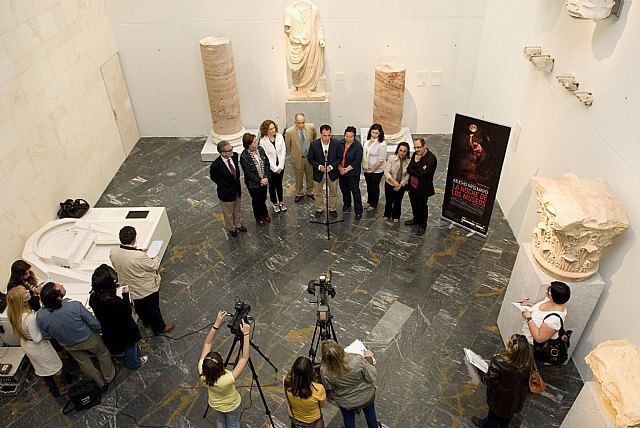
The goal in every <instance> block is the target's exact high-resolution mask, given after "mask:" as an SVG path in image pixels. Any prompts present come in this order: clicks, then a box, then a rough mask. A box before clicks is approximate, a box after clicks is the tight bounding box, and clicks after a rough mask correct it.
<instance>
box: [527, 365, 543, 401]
mask: <svg viewBox="0 0 640 428" xmlns="http://www.w3.org/2000/svg"><path fill="white" fill-rule="evenodd" d="M545 389H547V385H545V384H544V381H543V380H542V376H540V372H539V371H538V366H536V363H535V361H534V362H533V370H531V373H530V374H529V391H531V392H532V393H534V394H542V393H543V392H544V390H545Z"/></svg>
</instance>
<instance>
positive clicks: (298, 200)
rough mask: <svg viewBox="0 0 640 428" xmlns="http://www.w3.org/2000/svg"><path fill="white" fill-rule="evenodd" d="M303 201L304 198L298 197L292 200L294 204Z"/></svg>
mask: <svg viewBox="0 0 640 428" xmlns="http://www.w3.org/2000/svg"><path fill="white" fill-rule="evenodd" d="M303 199H304V196H301V195H298V196H296V197H295V198H294V200H293V201H294V202H295V203H298V202H300V201H301V200H303Z"/></svg>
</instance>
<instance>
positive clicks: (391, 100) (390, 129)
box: [373, 62, 407, 144]
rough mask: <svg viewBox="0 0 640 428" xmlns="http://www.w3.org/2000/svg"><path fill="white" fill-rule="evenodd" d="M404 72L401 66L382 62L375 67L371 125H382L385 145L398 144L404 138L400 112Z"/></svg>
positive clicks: (402, 102)
mask: <svg viewBox="0 0 640 428" xmlns="http://www.w3.org/2000/svg"><path fill="white" fill-rule="evenodd" d="M406 72H407V69H406V67H405V66H404V65H403V64H398V63H394V62H383V63H380V64H378V65H376V74H375V79H376V80H375V86H374V91H373V123H379V124H380V125H382V128H383V129H384V134H385V139H386V140H387V144H389V143H391V144H398V143H399V142H400V141H402V137H403V136H404V131H403V129H402V110H403V106H404V80H405V76H406Z"/></svg>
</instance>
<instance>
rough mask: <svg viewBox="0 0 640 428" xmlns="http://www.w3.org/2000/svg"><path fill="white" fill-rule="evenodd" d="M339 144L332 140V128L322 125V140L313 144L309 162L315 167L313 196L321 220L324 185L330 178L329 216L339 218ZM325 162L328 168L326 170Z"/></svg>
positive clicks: (310, 149)
mask: <svg viewBox="0 0 640 428" xmlns="http://www.w3.org/2000/svg"><path fill="white" fill-rule="evenodd" d="M338 145H339V144H338V142H337V141H336V140H334V139H333V138H331V127H330V126H329V125H322V126H321V127H320V138H319V139H318V140H315V141H314V142H313V143H311V147H310V148H309V152H308V154H307V160H308V161H309V163H310V164H311V166H313V194H314V195H315V200H316V212H315V213H314V216H315V217H316V218H320V216H321V215H322V213H323V212H324V205H325V204H324V193H325V192H324V183H325V180H326V177H327V175H328V176H329V214H331V217H334V218H336V217H338V211H336V203H337V202H338V177H339V176H340V173H339V172H338V165H340V154H339V153H338V152H339V147H338ZM325 160H326V163H327V167H326V169H325V166H324V165H325Z"/></svg>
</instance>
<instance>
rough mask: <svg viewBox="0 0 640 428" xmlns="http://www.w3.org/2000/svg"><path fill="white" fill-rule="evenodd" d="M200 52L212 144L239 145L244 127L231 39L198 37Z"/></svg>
mask: <svg viewBox="0 0 640 428" xmlns="http://www.w3.org/2000/svg"><path fill="white" fill-rule="evenodd" d="M200 53H201V55H202V63H203V65H204V77H205V81H206V84H207V93H208V95H209V106H210V108H211V123H212V129H211V137H212V138H213V141H214V143H217V142H219V141H221V140H226V141H229V142H230V143H231V144H232V145H233V146H238V145H240V143H241V138H242V135H243V134H244V132H245V130H244V128H243V126H242V119H241V118H240V99H239V97H238V85H237V83H236V69H235V65H234V62H233V50H232V49H231V40H230V39H229V38H227V37H216V36H211V37H205V38H204V39H202V40H200Z"/></svg>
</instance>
